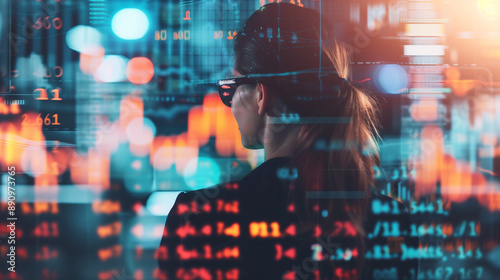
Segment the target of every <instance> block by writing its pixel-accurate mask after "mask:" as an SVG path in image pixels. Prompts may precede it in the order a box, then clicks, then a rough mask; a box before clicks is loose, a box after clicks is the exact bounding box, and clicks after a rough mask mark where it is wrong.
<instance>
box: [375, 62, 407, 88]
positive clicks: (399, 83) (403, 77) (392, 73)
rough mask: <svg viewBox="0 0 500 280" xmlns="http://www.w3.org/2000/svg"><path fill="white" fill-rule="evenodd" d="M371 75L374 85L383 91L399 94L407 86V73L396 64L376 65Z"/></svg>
mask: <svg viewBox="0 0 500 280" xmlns="http://www.w3.org/2000/svg"><path fill="white" fill-rule="evenodd" d="M373 77H374V83H375V86H376V87H377V88H378V89H379V90H380V91H381V92H384V93H391V94H399V93H402V91H403V90H404V89H405V88H407V87H408V74H407V73H406V70H405V69H404V68H403V67H402V66H400V65H397V64H388V65H380V66H378V67H377V68H376V69H375V72H374V73H373Z"/></svg>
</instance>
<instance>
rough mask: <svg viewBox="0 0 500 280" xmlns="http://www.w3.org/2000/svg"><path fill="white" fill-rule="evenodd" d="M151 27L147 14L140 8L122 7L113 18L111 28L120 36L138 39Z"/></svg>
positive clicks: (127, 38)
mask: <svg viewBox="0 0 500 280" xmlns="http://www.w3.org/2000/svg"><path fill="white" fill-rule="evenodd" d="M148 28H149V20H148V17H147V16H146V14H145V13H144V12H143V11H141V10H138V9H132V8H127V9H122V10H120V11H118V12H117V13H116V14H115V15H114V16H113V19H112V20H111V29H112V30H113V32H114V33H115V34H116V35H117V36H118V37H120V38H122V39H125V40H136V39H139V38H142V37H143V36H144V35H145V34H146V32H147V31H148Z"/></svg>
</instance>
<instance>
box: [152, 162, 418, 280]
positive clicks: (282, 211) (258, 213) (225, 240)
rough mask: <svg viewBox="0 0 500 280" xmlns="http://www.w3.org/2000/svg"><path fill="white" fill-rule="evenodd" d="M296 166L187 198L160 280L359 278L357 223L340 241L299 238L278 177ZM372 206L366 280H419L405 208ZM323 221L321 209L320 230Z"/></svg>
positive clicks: (380, 201)
mask: <svg viewBox="0 0 500 280" xmlns="http://www.w3.org/2000/svg"><path fill="white" fill-rule="evenodd" d="M288 160H289V158H287V157H277V158H272V159H269V160H267V161H265V162H264V163H262V164H261V165H260V166H258V167H257V168H255V169H254V170H253V171H251V172H250V173H249V174H247V175H246V176H245V177H244V178H243V179H242V180H240V181H236V182H228V183H223V184H219V185H216V186H213V187H210V188H205V189H200V190H196V191H189V192H186V193H180V194H179V196H178V197H177V199H176V201H175V204H174V206H173V207H172V209H171V210H170V213H169V214H168V216H167V221H166V224H165V230H164V233H163V238H162V240H161V244H160V248H159V250H158V254H157V257H158V263H159V268H160V274H163V276H167V279H169V280H170V279H214V280H215V279H252V280H255V279H355V273H356V272H355V271H354V270H355V268H356V266H355V260H356V259H357V258H356V253H357V252H356V250H355V248H356V246H355V243H353V240H354V238H353V236H354V235H355V233H353V228H352V227H350V226H349V224H347V223H344V222H341V221H339V223H338V224H337V223H336V224H335V226H336V231H337V233H338V235H337V237H335V238H332V239H326V238H325V239H320V238H321V237H317V236H313V237H309V238H303V237H299V236H297V235H296V234H295V229H296V228H295V225H297V218H296V215H295V214H294V209H293V207H292V206H291V205H289V204H288V202H287V199H286V198H287V190H288V189H287V188H288V183H287V181H285V180H281V179H280V178H278V177H279V176H278V175H277V174H278V172H279V171H280V168H282V167H284V166H285V164H286V163H287V162H288ZM371 203H372V205H370V207H369V209H370V211H369V213H368V215H367V219H366V223H365V229H366V232H367V233H368V235H369V237H367V238H366V242H367V246H366V250H367V251H366V254H365V256H366V259H365V262H364V267H365V269H364V270H363V272H364V273H363V279H390V278H392V279H404V278H405V276H408V275H409V274H410V273H413V275H416V273H417V260H416V258H414V257H412V256H410V257H408V255H407V254H406V256H402V253H403V252H402V250H401V249H402V247H404V246H401V245H402V244H404V245H405V246H406V247H411V248H418V239H417V238H416V237H415V238H411V237H409V236H407V235H408V233H409V232H410V218H409V215H408V213H407V212H406V210H405V209H404V206H403V205H402V204H401V203H399V202H398V201H396V200H394V199H392V198H389V197H387V196H383V195H378V194H372V196H371ZM372 206H373V207H372ZM395 207H397V209H395ZM389 208H390V211H389ZM372 210H375V211H372ZM379 210H380V211H379ZM322 214H326V213H322V212H321V210H319V211H318V223H320V222H321V215H322ZM311 240H312V242H311ZM403 249H405V248H403ZM402 257H403V258H404V260H402ZM332 266H333V267H334V268H333V272H332ZM411 269H413V272H410V270H411ZM320 275H321V278H319V276H320ZM294 277H295V278H294ZM316 277H318V278H316ZM408 279H409V278H408Z"/></svg>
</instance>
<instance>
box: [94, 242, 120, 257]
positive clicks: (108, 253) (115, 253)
mask: <svg viewBox="0 0 500 280" xmlns="http://www.w3.org/2000/svg"><path fill="white" fill-rule="evenodd" d="M121 253H122V246H121V245H115V246H112V247H109V248H106V249H100V250H98V251H97V256H98V257H99V259H100V260H101V261H106V260H108V259H110V258H113V257H114V258H118V257H120V255H121Z"/></svg>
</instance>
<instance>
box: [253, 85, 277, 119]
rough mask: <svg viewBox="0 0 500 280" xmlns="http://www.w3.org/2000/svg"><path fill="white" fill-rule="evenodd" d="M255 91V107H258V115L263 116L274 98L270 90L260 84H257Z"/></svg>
mask: <svg viewBox="0 0 500 280" xmlns="http://www.w3.org/2000/svg"><path fill="white" fill-rule="evenodd" d="M256 90H257V105H258V107H259V110H258V114H259V115H264V114H265V113H266V111H267V110H268V109H269V108H271V106H272V101H273V99H274V96H273V94H272V92H271V89H270V88H269V87H268V86H266V85H264V84H262V83H260V82H258V83H257V87H256Z"/></svg>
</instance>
